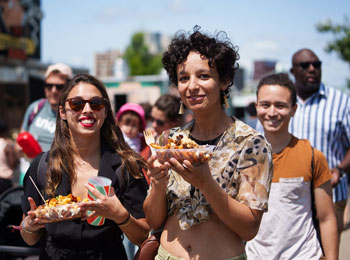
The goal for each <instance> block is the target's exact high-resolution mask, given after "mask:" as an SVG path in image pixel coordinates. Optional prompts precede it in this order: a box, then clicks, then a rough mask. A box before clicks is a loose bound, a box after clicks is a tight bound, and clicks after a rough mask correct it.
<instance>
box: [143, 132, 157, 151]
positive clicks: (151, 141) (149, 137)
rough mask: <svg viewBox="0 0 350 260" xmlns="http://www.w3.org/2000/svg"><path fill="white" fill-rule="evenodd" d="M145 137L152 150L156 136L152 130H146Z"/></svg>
mask: <svg viewBox="0 0 350 260" xmlns="http://www.w3.org/2000/svg"><path fill="white" fill-rule="evenodd" d="M143 135H144V137H145V141H146V144H147V145H148V146H149V147H151V148H152V146H151V144H155V143H156V141H155V140H154V136H153V134H152V132H151V131H150V130H144V131H143Z"/></svg>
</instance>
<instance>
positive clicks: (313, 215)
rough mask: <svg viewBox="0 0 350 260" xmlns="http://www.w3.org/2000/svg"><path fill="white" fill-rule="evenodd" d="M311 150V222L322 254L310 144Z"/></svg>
mask: <svg viewBox="0 0 350 260" xmlns="http://www.w3.org/2000/svg"><path fill="white" fill-rule="evenodd" d="M311 151H312V158H311V187H310V190H311V209H312V222H313V224H314V227H315V230H316V235H317V239H318V241H319V242H320V246H321V249H322V254H323V255H325V254H324V250H323V246H322V239H321V230H320V223H319V221H318V218H317V210H316V205H315V194H314V183H315V155H314V148H313V147H312V146H311Z"/></svg>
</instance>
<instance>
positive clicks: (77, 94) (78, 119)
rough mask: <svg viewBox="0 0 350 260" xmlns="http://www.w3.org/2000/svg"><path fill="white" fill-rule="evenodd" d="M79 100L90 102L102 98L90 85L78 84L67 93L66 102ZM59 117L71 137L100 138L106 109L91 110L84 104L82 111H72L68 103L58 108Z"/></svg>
mask: <svg viewBox="0 0 350 260" xmlns="http://www.w3.org/2000/svg"><path fill="white" fill-rule="evenodd" d="M72 98H81V99H83V100H91V99H92V98H102V94H101V93H100V91H99V90H98V89H97V88H96V87H95V86H94V85H92V84H89V83H86V82H80V83H78V84H77V85H76V86H74V87H73V88H72V89H71V91H70V92H69V94H68V96H67V98H66V100H68V99H72ZM59 111H60V117H61V118H62V119H63V120H66V121H67V123H68V128H69V130H70V132H71V134H72V135H73V136H87V137H91V136H93V135H98V136H100V129H101V127H102V125H103V123H104V120H105V118H106V108H105V107H104V108H102V109H101V110H93V109H92V108H91V105H90V104H89V103H86V104H85V105H84V107H83V108H82V110H80V111H74V110H73V109H72V108H71V107H70V104H69V102H68V101H66V102H65V103H64V109H63V107H62V106H60V108H59Z"/></svg>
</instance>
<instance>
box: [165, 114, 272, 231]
mask: <svg viewBox="0 0 350 260" xmlns="http://www.w3.org/2000/svg"><path fill="white" fill-rule="evenodd" d="M193 122H194V121H192V122H190V123H189V124H187V125H185V126H184V127H182V128H174V129H172V134H174V133H178V132H180V131H181V132H182V133H183V134H184V135H189V133H190V130H191V129H192V127H193ZM209 167H210V169H211V174H212V176H213V178H214V179H215V180H216V181H217V183H218V184H219V185H220V186H221V188H222V189H223V190H225V191H226V193H227V194H228V195H229V196H231V197H232V198H234V199H236V200H237V201H239V202H240V203H243V204H245V205H247V206H248V207H250V208H252V209H259V210H264V211H267V201H268V195H269V190H270V184H271V180H272V174H273V167H272V153H271V147H270V145H269V144H268V143H267V141H266V140H265V138H264V137H263V136H262V135H261V134H259V133H258V132H256V131H255V130H254V129H252V128H250V127H249V126H248V125H246V124H244V123H243V122H241V121H239V120H237V119H236V118H233V123H232V124H231V126H230V127H229V128H228V129H227V130H226V131H225V132H224V134H223V135H222V137H221V139H220V140H219V142H218V144H217V147H216V149H215V151H214V154H213V157H212V159H211V160H210V161H209ZM166 197H167V205H168V215H171V214H173V213H176V215H177V218H178V219H179V225H180V228H181V229H182V230H186V229H189V228H190V227H191V226H193V225H196V224H200V223H201V222H205V221H208V220H209V218H210V211H211V210H212V209H211V207H210V205H209V203H208V202H207V201H206V199H205V197H204V195H203V194H202V192H201V191H200V190H199V189H197V188H195V189H194V192H193V188H192V191H191V184H190V183H188V182H186V181H185V180H184V179H183V178H182V177H181V176H180V175H178V174H177V173H176V172H175V171H173V170H169V183H168V187H167V192H166Z"/></svg>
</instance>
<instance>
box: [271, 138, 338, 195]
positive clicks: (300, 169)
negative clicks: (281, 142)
mask: <svg viewBox="0 0 350 260" xmlns="http://www.w3.org/2000/svg"><path fill="white" fill-rule="evenodd" d="M272 157H273V168H274V173H273V179H272V182H279V179H280V178H298V177H303V178H304V181H305V182H308V181H311V180H312V172H311V164H312V163H311V161H312V150H311V144H310V142H309V141H308V140H303V139H298V138H296V137H294V136H292V139H291V141H290V142H289V144H288V145H287V146H286V147H285V148H284V149H283V151H282V152H280V153H277V154H273V155H272ZM331 178H332V174H331V171H330V169H329V167H328V163H327V160H326V157H325V156H324V155H323V153H322V152H320V151H319V150H316V149H314V187H313V188H314V189H315V188H317V187H319V186H321V185H322V184H323V183H325V182H327V181H329V180H330V179H331Z"/></svg>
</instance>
